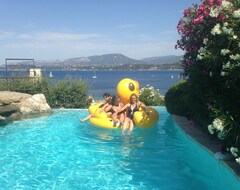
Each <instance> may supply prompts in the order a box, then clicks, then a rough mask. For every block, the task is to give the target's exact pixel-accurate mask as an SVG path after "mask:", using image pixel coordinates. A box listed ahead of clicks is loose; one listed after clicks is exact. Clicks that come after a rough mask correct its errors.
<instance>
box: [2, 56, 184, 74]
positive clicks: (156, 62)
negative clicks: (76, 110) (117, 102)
mask: <svg viewBox="0 0 240 190" xmlns="http://www.w3.org/2000/svg"><path fill="white" fill-rule="evenodd" d="M181 58H182V56H176V55H169V56H159V57H148V58H144V59H141V60H137V59H132V58H129V57H127V56H125V55H122V54H117V53H116V54H104V55H94V56H89V57H76V58H69V59H66V60H63V61H60V60H58V59H56V60H35V62H34V63H35V66H36V67H40V68H43V69H68V70H73V69H74V70H79V69H92V67H94V68H95V69H99V70H104V69H113V70H114V69H116V70H120V69H123V70H126V69H127V70H131V69H133V70H140V69H141V70H144V69H154V70H158V69H172V68H178V69H179V68H180V67H181V66H180V59H181ZM11 64H12V65H11ZM28 64H29V63H28ZM26 65H27V63H26V62H23V61H22V62H21V61H20V62H19V61H18V62H16V63H10V64H9V65H8V67H9V68H12V69H14V68H15V69H17V68H20V67H21V66H22V67H25V66H26ZM4 66H5V65H4ZM4 66H3V67H4ZM25 68H26V67H25Z"/></svg>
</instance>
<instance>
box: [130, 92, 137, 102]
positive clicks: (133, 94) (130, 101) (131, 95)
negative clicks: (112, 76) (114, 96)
mask: <svg viewBox="0 0 240 190" xmlns="http://www.w3.org/2000/svg"><path fill="white" fill-rule="evenodd" d="M133 96H135V97H136V99H137V101H138V96H137V94H134V93H133V94H131V96H130V102H131V101H132V100H131V99H132V97H133Z"/></svg>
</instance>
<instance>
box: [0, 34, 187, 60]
mask: <svg viewBox="0 0 240 190" xmlns="http://www.w3.org/2000/svg"><path fill="white" fill-rule="evenodd" d="M175 39H177V35H176V32H175V33H174V32H173V31H165V32H161V33H159V34H157V35H146V34H135V35H126V36H120V34H116V35H115V34H114V35H112V36H108V35H103V34H94V33H89V34H82V33H71V32H51V31H44V32H29V33H16V32H4V31H2V32H0V40H1V43H0V52H1V55H2V56H4V57H0V59H2V60H4V59H5V58H6V57H30V58H34V59H67V58H71V57H77V56H90V55H100V54H107V53H122V54H124V55H126V56H128V57H131V58H135V59H140V58H143V57H151V56H160V55H169V54H176V55H180V54H183V53H182V52H181V51H179V50H175V48H174V46H175V44H176V40H175ZM0 61H1V60H0Z"/></svg>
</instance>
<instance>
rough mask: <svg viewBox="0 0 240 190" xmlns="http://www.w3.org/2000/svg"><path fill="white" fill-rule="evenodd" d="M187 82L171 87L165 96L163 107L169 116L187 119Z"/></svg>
mask: <svg viewBox="0 0 240 190" xmlns="http://www.w3.org/2000/svg"><path fill="white" fill-rule="evenodd" d="M187 89H188V86H187V82H186V81H185V80H184V81H180V82H179V83H177V84H175V85H173V86H172V87H171V88H170V89H169V90H168V91H167V93H166V95H165V105H166V108H167V111H168V112H169V113H171V114H176V115H181V116H186V117H189V115H190V113H189V112H190V110H189V106H190V105H189V102H188V100H189V95H188V90H187Z"/></svg>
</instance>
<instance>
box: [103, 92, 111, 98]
mask: <svg viewBox="0 0 240 190" xmlns="http://www.w3.org/2000/svg"><path fill="white" fill-rule="evenodd" d="M109 96H111V95H110V93H109V92H105V93H104V94H103V97H109Z"/></svg>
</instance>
